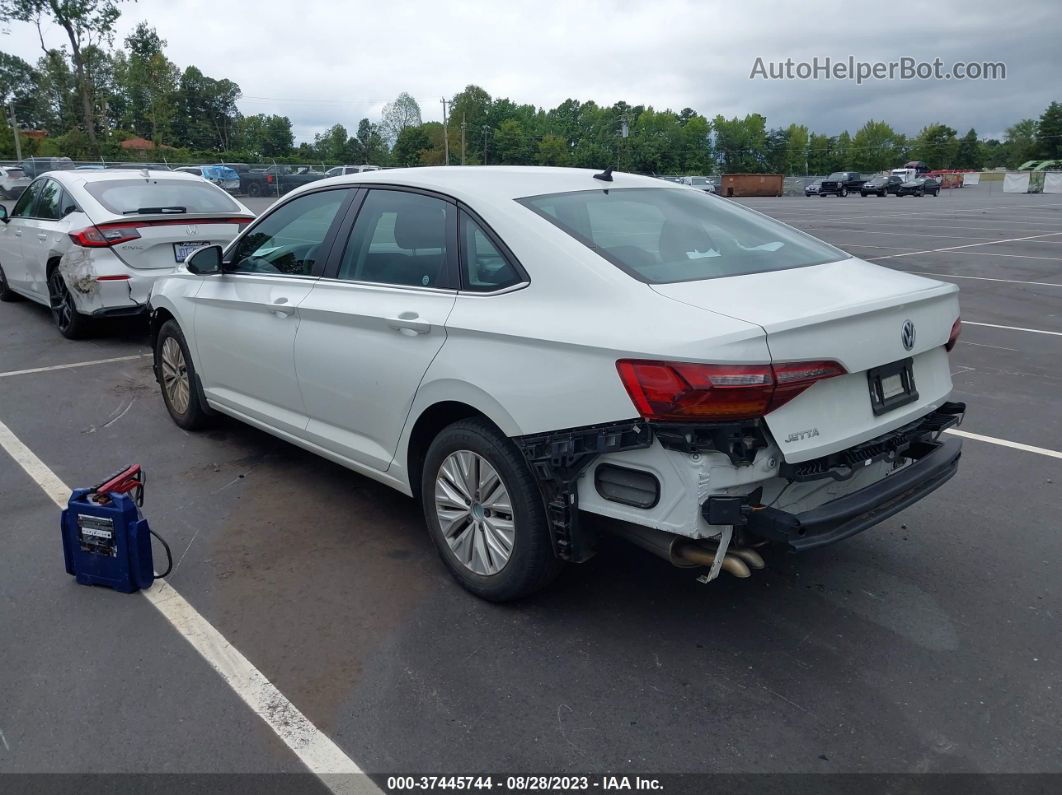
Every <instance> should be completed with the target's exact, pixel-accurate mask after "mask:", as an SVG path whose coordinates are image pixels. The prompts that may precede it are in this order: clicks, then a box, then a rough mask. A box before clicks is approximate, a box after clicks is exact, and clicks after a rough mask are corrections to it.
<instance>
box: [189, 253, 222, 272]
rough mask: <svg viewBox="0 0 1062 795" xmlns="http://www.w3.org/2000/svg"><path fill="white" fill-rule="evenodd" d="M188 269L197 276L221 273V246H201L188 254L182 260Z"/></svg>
mask: <svg viewBox="0 0 1062 795" xmlns="http://www.w3.org/2000/svg"><path fill="white" fill-rule="evenodd" d="M184 263H185V265H187V266H188V271H189V272H190V273H194V274H196V275H197V276H212V275H213V274H215V273H221V246H203V247H202V248H197V249H196V250H195V251H193V252H192V253H191V254H189V255H188V257H187V259H185V261H184Z"/></svg>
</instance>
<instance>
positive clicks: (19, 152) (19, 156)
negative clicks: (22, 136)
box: [7, 102, 22, 160]
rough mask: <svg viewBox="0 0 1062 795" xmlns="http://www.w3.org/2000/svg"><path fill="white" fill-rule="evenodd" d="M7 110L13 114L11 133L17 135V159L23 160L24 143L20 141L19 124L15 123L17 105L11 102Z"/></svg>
mask: <svg viewBox="0 0 1062 795" xmlns="http://www.w3.org/2000/svg"><path fill="white" fill-rule="evenodd" d="M7 109H8V111H9V112H10V114H11V131H12V132H13V133H14V134H15V159H17V160H21V159H22V142H21V141H19V139H18V122H16V121H15V103H14V102H9V103H8V104H7Z"/></svg>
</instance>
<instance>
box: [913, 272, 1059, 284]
mask: <svg viewBox="0 0 1062 795" xmlns="http://www.w3.org/2000/svg"><path fill="white" fill-rule="evenodd" d="M905 273H917V274H918V275H919V276H937V277H939V278H942V279H977V280H978V281H981V282H1003V283H1005V284H1030V285H1033V286H1035V287H1062V284H1055V283H1054V282H1023V281H1021V280H1020V279H990V278H989V277H988V276H958V275H956V274H954V273H930V272H929V271H905Z"/></svg>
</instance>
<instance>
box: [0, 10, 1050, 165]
mask: <svg viewBox="0 0 1062 795" xmlns="http://www.w3.org/2000/svg"><path fill="white" fill-rule="evenodd" d="M119 2H120V0H64V2H56V1H55V0H0V20H2V21H22V22H28V23H31V24H35V25H37V28H38V31H39V30H40V29H41V26H42V25H45V24H52V25H55V26H57V27H58V28H59V29H61V30H63V31H64V32H65V33H66V36H67V40H68V41H67V42H66V43H64V45H63V46H61V47H58V48H49V47H46V46H45V44H44V39H43V36H41V37H39V38H40V42H41V53H42V54H41V56H40V57H39V58H38V60H37V62H36V63H32V64H31V63H28V62H27V61H25V60H23V59H21V58H18V57H16V56H14V55H10V54H7V53H3V52H0V100H2V101H3V102H4V103H5V104H10V106H11V107H13V109H14V112H15V116H16V118H17V120H18V123H19V125H20V126H21V127H23V128H32V129H39V130H46V131H47V132H48V133H49V135H48V137H47V138H45V139H43V140H39V141H38V140H33V139H26V140H25V141H24V146H23V151H24V154H26V153H28V154H42V155H67V156H70V157H73V158H75V159H87V160H93V159H101V158H103V159H107V160H118V159H145V158H147V159H151V160H159V159H162V158H164V157H165V158H166V159H168V160H171V161H174V162H177V161H196V162H205V161H228V162H260V161H263V160H269V159H276V160H278V161H280V162H284V161H288V162H295V161H297V162H310V163H329V164H334V163H373V164H376V165H393V166H414V165H433V164H441V163H444V162H449V163H451V164H457V163H467V164H484V163H489V164H528V165H556V166H578V167H589V168H602V167H604V166H606V165H613V166H616V167H618V168H620V169H623V170H628V171H636V172H644V173H655V174H694V173H715V172H730V173H734V172H753V173H755V172H772V173H785V174H824V173H829V172H831V171H837V170H848V169H853V170H858V171H864V172H869V171H878V170H882V169H886V168H891V167H895V166H896V165H898V164H901V163H903V162H905V161H907V160H912V159H913V160H924V161H925V162H926V163H928V164H929V165H930V166H931V167H933V168H972V169H981V168H994V167H998V166H1004V167H1008V168H1015V167H1017V166H1018V165H1020V164H1021V163H1024V162H1026V161H1028V160H1032V159H1037V158H1044V159H1048V158H1062V104H1060V103H1058V102H1052V103H1051V104H1050V105H1049V106H1048V107H1047V108H1046V109H1045V110H1044V111H1043V113H1042V114H1041V115H1040V117H1039V118H1035V119H1034V118H1028V119H1022V120H1019V121H1017V122H1015V123H1014V124H1013V125H1012V126H1011V127H1009V128H1008V129H1007V131H1006V134H1005V135H1004V136H1003V138H1002V140H996V139H982V138H980V137H979V136H978V134H977V132H976V131H975V130H973V129H971V130H968V131H967V132H965V133H964V134H962V135H960V134H959V132H958V131H957V130H955V129H953V128H952V127H949V126H948V125H946V124H943V123H939V122H933V123H931V124H927V125H926V126H925V127H924V128H923V129H922V130H921V131H920V132H919V133H918V135H916V136H907V135H905V134H904V133H901V132H898V131H897V130H896V129H894V128H893V127H892V126H890V125H889V124H888V123H887V122H885V121H877V120H870V121H867V123H866V124H864V125H863V126H862V127H860V128H859V129H858V130H856V131H855V132H854V133H850V132H848V131H844V132H841V133H840V134H838V135H826V134H822V133H817V132H813V131H811V130H809V129H808V127H806V126H804V125H798V124H790V125H789V126H785V127H774V128H770V127H768V125H767V119H766V118H765V117H764V116H763V115H761V114H758V113H752V114H749V115H747V116H745V117H743V118H741V117H735V118H725V117H724V116H722V115H715V116H714V117H710V116H708V115H707V114H702V113H699V112H698V111H696V110H694V109H693V108H684V109H682V110H681V111H678V112H675V111H672V110H670V109H664V110H657V109H655V108H653V107H652V106H646V105H629V104H628V103H626V102H622V101H621V102H617V103H615V104H613V105H599V104H597V103H596V102H594V101H592V100H589V101H581V100H578V99H567V100H565V101H564V102H562V103H560V104H559V105H557V106H556V107H554V108H549V109H545V108H540V107H536V106H535V105H531V104H519V103H517V102H514V101H513V100H510V99H508V98H505V97H497V98H494V97H491V96H490V94H488V93H487V92H486V91H485V90H484V89H483V88H481V87H479V86H476V85H469V86H466V87H465V88H464V89H463V90H462V91H460V92H458V93H457V94H456V95H454V96H453V97H452V98H450V99H449V101H448V108H449V111H448V118H447V124H446V126H445V127H444V126H443V124H441V123H439V122H424V121H422V119H421V112H420V108H419V106H418V104H417V102H416V100H415V99H414V98H413V97H411V96H410V95H409V94H406V93H402V94H400V95H399V96H398V97H397V98H396V99H395V101H394V102H392V103H390V104H388V105H387V106H386V107H385V108H384V109H383V112H382V114H381V117H380V118H379V119H378V120H372V119H369V118H362V119H361V120H360V121H358V123H357V124H356V125H354V126H353V127H352V129H351V130H348V128H347V127H346V126H345V125H344V124H341V123H337V124H335V125H333V126H332V127H330V128H329V129H328V130H326V131H325V132H323V133H320V134H318V135H316V136H314V140H312V141H303V142H300V143H298V144H297V143H296V141H295V137H294V134H293V131H292V123H291V119H290V118H288V117H287V116H282V115H266V114H255V115H250V116H245V115H243V114H242V113H241V112H240V111H239V109H238V107H237V102H238V100H239V99H240V97H241V92H240V87H239V86H238V85H237V84H236V83H234V82H233V81H231V80H228V79H226V78H224V77H212V76H209V75H206V74H204V73H203V72H202V71H201V70H200V69H198V68H197V67H195V66H186V67H184V68H183V69H182V68H180V67H179V66H178V65H177V64H175V63H174V62H173V61H171V60H170V59H169V58H168V57H167V55H166V41H165V40H164V39H162V38H161V37H160V36H159V34H158V32H157V31H156V30H155V29H154V28H152V27H151V26H149V25H148V24H147V23H141V24H140V25H138V26H137V27H136V29H135V30H134V31H133V32H132V33H131V34H129V35H128V36H127V37H125V39H124V40H122V41H121V42H117V43H116V42H115V41H114V40H113V39H114V28H115V25H116V23H117V20H118V19H119V15H120V9H119ZM134 136H138V137H142V138H145V139H147V140H148V141H150V142H152V144H153V145H154V151H153V152H151V153H149V154H148V155H145V154H137V153H128V152H125V151H124V150H123V149H122V147H121V146H120V144H121V142H122V141H123V140H127V139H129V138H132V137H134ZM13 155H14V142H13V136H12V131H11V130H10V127H8V126H7V120H6V119H5V120H4V121H3V122H2V123H0V157H12V156H13ZM447 158H448V161H447Z"/></svg>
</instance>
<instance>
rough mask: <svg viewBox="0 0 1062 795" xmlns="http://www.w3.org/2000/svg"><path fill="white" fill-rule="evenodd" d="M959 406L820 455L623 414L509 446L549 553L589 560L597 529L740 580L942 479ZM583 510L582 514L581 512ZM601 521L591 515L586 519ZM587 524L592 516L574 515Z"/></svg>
mask: <svg viewBox="0 0 1062 795" xmlns="http://www.w3.org/2000/svg"><path fill="white" fill-rule="evenodd" d="M964 411H965V405H964V404H962V403H951V402H948V403H944V404H943V405H941V406H939V407H938V408H936V409H935V410H933V411H932V412H930V413H928V414H926V415H924V416H922V417H921V418H919V419H917V420H916V421H914V422H911V423H909V424H907V425H904V426H902V427H900V428H897V429H895V430H893V431H890V432H889V433H886V434H883V435H881V436H879V437H876V438H873V439H870V440H867V441H865V442H862V443H860V444H857V445H855V446H853V447H850V448H848V449H845V450H842V451H840V452H837V453H833V454H831V455H828V456H823V457H822V458H818V459H813V460H810V461H803V462H800V463H797V464H790V463H787V462H786V461H785V460H784V459H783V457H782V455H781V453H780V452H779V450H778V447H777V446H776V445H775V443H774V441H773V440H772V439H771V437H770V434H769V433H768V432H767V431H766V429H765V427H764V425H763V423H762V422H759V421H749V422H742V423H718V424H708V425H700V426H696V425H690V426H670V425H667V424H663V423H648V422H644V421H640V420H632V421H630V422H627V423H612V424H609V425H603V426H593V427H588V428H578V429H571V430H567V431H561V432H557V433H551V434H536V435H534V436H527V437H521V438H517V439H515V440H514V441H515V442H516V443H517V445H518V446H519V447H520V449H521V450H522V451H523V453H524V456H525V457H526V458H527V460H528V463H529V464H530V465H531V467H532V470H533V471H534V472H535V476H536V478H537V479H538V482H539V486H540V489H541V491H542V493H543V497H544V499H545V502H546V506H547V513H548V517H549V521H550V528H551V533H552V536H553V542H554V551H555V552H556V554H557V555H558V556H559V557H561V558H563V559H566V560H573V561H580V560H586V559H588V558H589V557H590V556H592V555H593V553H594V549H595V544H596V529H597V527H598V526H600V527H602V528H605V529H607V530H609V531H613V532H616V533H618V534H619V535H622V536H624V537H626V538H628V539H629V540H631V541H633V542H635V543H637V544H638V545H639V546H642V547H643V548H645V549H648V550H650V551H651V552H654V553H655V554H657V555H658V556H660V557H663V558H665V559H666V560H669V561H670V562H671V563H673V564H675V565H677V566H689V567H696V566H705V565H707V566H710V567H711V568H710V571H709V572H708V573H707V575H705V577H704V578H703V579H705V580H710V579H713V578H715V577H716V576H718V574H719V572H720V571H721V570H724V569H725V570H727V571H730V572H731V573H733V574H736V575H737V576H748V573H749V571H748V570H749V568H750V567H751V568H761V567H762V565H763V564H762V559H761V558H760V556H759V554H758V553H757V552H755V551H754V550H755V549H756V548H758V547H761V546H764V545H766V544H775V545H779V546H782V547H784V548H785V549H787V550H788V551H790V552H799V551H805V550H809V549H814V548H817V547H822V546H825V545H828V544H832V543H835V542H837V541H841V540H842V539H845V538H848V537H850V536H852V535H855V534H857V533H859V532H861V531H863V530H866V529H868V528H870V527H873V526H874V525H876V524H878V523H880V522H882V521H884V520H885V519H887V518H888V517H890V516H892V515H893V514H895V513H897V512H899V511H901V510H903V509H904V508H907V507H908V506H910V505H912V504H914V503H915V502H917V501H918V500H920V499H922V498H923V497H925V496H926V495H928V494H929V493H931V492H933V491H934V490H936V489H937V488H938V487H940V486H941V485H943V484H944V483H945V482H947V481H948V480H949V479H950V478H951V477H952V476H953V475H954V474H955V473H956V472H957V470H958V463H959V457H960V455H961V452H962V443H961V440H959V439H954V438H949V439H942V437H941V434H942V433H943V432H944V430H946V429H947V428H949V427H951V426H952V425H955V424H957V423H959V422H960V421H961V419H962V415H963V413H964ZM590 514H592V515H594V516H593V517H591V516H589V515H590ZM596 517H601V518H604V519H605V520H606V521H605V522H594V521H592V519H593V518H596ZM586 519H591V521H585V520H586Z"/></svg>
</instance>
